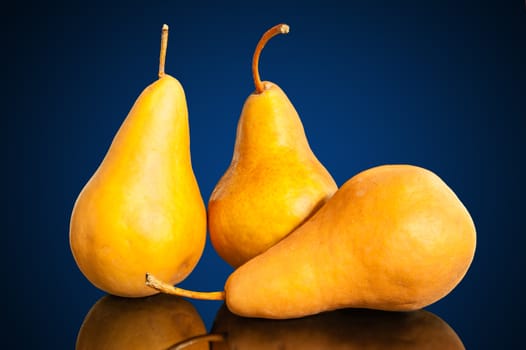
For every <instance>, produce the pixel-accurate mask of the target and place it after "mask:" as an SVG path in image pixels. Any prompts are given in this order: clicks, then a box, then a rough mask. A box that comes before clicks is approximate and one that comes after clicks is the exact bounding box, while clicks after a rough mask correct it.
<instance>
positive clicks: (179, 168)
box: [70, 25, 206, 297]
mask: <svg viewBox="0 0 526 350" xmlns="http://www.w3.org/2000/svg"><path fill="white" fill-rule="evenodd" d="M162 33H163V34H162V41H161V59H160V65H159V79H158V80H157V81H155V82H154V83H153V84H151V85H150V86H148V87H147V88H146V89H145V90H144V91H143V92H142V93H141V94H140V96H139V97H138V99H137V101H136V102H135V104H134V105H133V107H132V109H131V110H130V112H129V114H128V116H127V117H126V119H125V120H124V122H123V124H122V125H121V127H120V129H119V130H118V132H117V134H116V135H115V137H114V139H113V142H112V143H111V146H110V148H109V150H108V152H107V154H106V156H105V157H104V159H103V161H102V163H101V164H100V166H99V167H98V169H97V170H96V172H95V173H94V174H93V176H92V177H91V179H90V180H89V181H88V182H87V184H86V185H85V186H84V188H83V189H82V191H81V192H80V194H79V196H78V198H77V200H76V202H75V205H74V208H73V212H72V215H71V222H70V245H71V250H72V253H73V256H74V258H75V261H76V263H77V264H78V266H79V268H80V270H81V271H82V273H83V274H84V275H85V276H86V277H87V278H88V280H89V281H91V283H93V284H94V285H95V286H96V287H98V288H100V289H102V290H104V291H106V292H108V293H110V294H114V295H119V296H125V297H141V296H147V295H151V294H154V293H155V292H156V291H155V290H153V289H151V288H148V287H146V286H145V285H144V275H145V273H146V272H147V271H150V272H153V271H155V273H156V274H158V275H159V276H163V278H164V279H166V280H167V281H170V282H173V283H178V282H180V281H182V280H183V279H184V278H185V277H186V276H187V275H188V274H189V273H190V272H191V271H192V270H193V269H194V267H195V266H196V264H197V262H198V260H199V258H200V257H201V254H202V252H203V249H204V244H205V239H206V212H205V206H204V203H203V199H202V197H201V194H200V191H199V187H198V185H197V182H196V179H195V176H194V172H193V170H192V164H191V157H190V139H189V125H188V111H187V105H186V99H185V94H184V90H183V88H182V86H181V84H180V83H179V82H178V81H177V80H176V79H175V78H173V77H171V76H169V75H167V74H165V73H164V62H165V54H166V45H167V36H168V26H166V25H165V26H163V31H162Z"/></svg>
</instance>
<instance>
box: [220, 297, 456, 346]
mask: <svg viewBox="0 0 526 350" xmlns="http://www.w3.org/2000/svg"><path fill="white" fill-rule="evenodd" d="M212 332H213V333H224V334H225V335H226V337H225V341H224V342H216V343H212V349H214V350H234V349H236V350H258V349H266V350H271V349H276V350H278V349H376V350H383V349H385V350H388V349H389V350H396V349H404V350H410V349H415V350H417V349H428V350H445V349H447V350H461V349H464V346H463V344H462V341H461V340H460V339H459V337H458V336H457V334H456V333H455V331H454V330H453V329H451V327H449V326H448V324H447V323H446V322H444V321H443V320H442V319H440V318H439V317H438V316H436V315H434V314H432V313H430V312H428V311H424V310H418V311H413V312H385V311H373V310H360V309H341V310H337V311H331V312H326V313H321V314H318V315H314V316H308V317H304V318H298V319H292V320H266V319H250V318H243V317H239V316H236V315H234V314H232V313H231V312H230V311H228V309H227V308H226V307H222V308H221V309H220V310H219V312H218V314H217V317H216V320H215V322H214V326H213V329H212Z"/></svg>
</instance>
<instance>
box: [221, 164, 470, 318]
mask: <svg viewBox="0 0 526 350" xmlns="http://www.w3.org/2000/svg"><path fill="white" fill-rule="evenodd" d="M475 246H476V231H475V226H474V223H473V221H472V219H471V216H470V215H469V213H468V211H467V209H466V208H465V207H464V205H463V204H462V203H461V201H460V200H459V199H458V197H457V196H456V195H455V193H454V192H453V191H452V190H451V189H450V188H449V187H448V186H447V185H446V184H445V183H444V182H443V181H442V180H441V179H440V178H439V177H438V176H437V175H436V174H434V173H432V172H431V171H429V170H426V169H423V168H420V167H416V166H411V165H384V166H378V167H375V168H372V169H369V170H366V171H363V172H361V173H360V174H358V175H356V176H354V177H353V178H351V179H350V180H348V181H347V182H346V183H345V184H344V185H343V186H342V187H341V188H340V189H339V190H338V191H337V192H336V193H335V194H334V196H333V197H332V198H331V199H330V200H329V201H327V203H326V204H325V205H324V206H323V207H322V208H321V209H319V210H318V211H317V212H316V214H314V216H313V217H311V218H310V219H309V220H308V221H306V222H305V223H304V224H303V225H302V226H300V227H299V228H298V229H297V230H295V231H294V232H293V233H291V234H290V235H289V236H287V237H286V238H285V239H283V240H281V241H280V242H279V243H277V244H276V245H275V246H273V247H271V248H270V249H268V250H267V251H266V252H264V253H262V254H261V255H258V256H256V257H255V258H253V259H252V260H250V261H248V262H247V263H246V264H244V265H243V266H241V267H239V268H238V269H237V270H236V271H234V272H233V273H232V274H231V275H230V276H229V278H228V280H227V282H226V285H225V293H226V304H227V306H228V308H229V309H230V310H231V311H232V312H233V313H235V314H238V315H241V316H248V317H263V318H276V319H282V318H295V317H302V316H306V315H312V314H316V313H319V312H322V311H327V310H334V309H340V308H346V307H353V308H368V309H380V310H388V311H407V310H416V309H420V308H423V307H425V306H427V305H429V304H432V303H434V302H436V301H437V300H439V299H441V298H443V297H444V296H446V295H447V294H448V293H449V292H450V291H451V290H452V289H453V288H454V287H455V286H456V285H457V284H458V283H459V282H460V281H461V279H462V278H463V277H464V275H465V274H466V272H467V270H468V268H469V266H470V264H471V262H472V260H473V256H474V253H475Z"/></svg>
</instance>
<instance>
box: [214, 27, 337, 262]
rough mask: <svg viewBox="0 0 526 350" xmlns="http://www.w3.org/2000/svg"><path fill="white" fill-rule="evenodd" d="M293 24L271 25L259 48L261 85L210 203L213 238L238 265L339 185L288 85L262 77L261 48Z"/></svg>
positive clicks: (290, 227)
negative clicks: (289, 94) (314, 144)
mask: <svg viewBox="0 0 526 350" xmlns="http://www.w3.org/2000/svg"><path fill="white" fill-rule="evenodd" d="M288 28H289V27H288V26H287V25H284V24H283V25H277V26H275V27H273V28H272V29H270V30H269V31H267V32H266V33H265V34H264V35H263V37H262V38H261V41H260V42H259V44H258V46H257V48H256V51H255V53H254V63H253V75H254V81H255V85H256V91H255V92H254V93H253V94H251V95H250V96H249V97H248V99H247V100H246V101H245V104H244V106H243V111H242V112H241V116H240V118H239V123H238V127H237V135H236V144H235V148H234V155H233V157H232V162H231V164H230V166H229V168H228V169H227V170H226V172H225V174H224V175H223V177H222V178H221V179H220V180H219V182H218V183H217V185H216V187H215V189H214V191H213V193H212V195H211V197H210V201H209V203H208V225H209V231H210V239H211V241H212V244H213V246H214V248H215V249H216V251H217V252H218V254H219V255H220V256H221V257H222V258H223V259H224V260H225V261H227V262H228V263H229V264H230V265H232V266H234V267H237V266H239V265H241V264H243V263H244V262H246V261H247V260H249V259H250V258H252V257H254V256H256V255H258V254H260V253H261V252H263V251H265V250H266V249H268V248H269V247H271V246H273V245H274V244H276V242H278V241H279V240H281V239H282V238H283V237H285V236H286V235H287V234H289V233H290V232H291V231H292V230H294V229H295V228H296V227H297V226H299V225H300V224H301V223H302V222H303V221H305V219H307V218H308V217H309V216H311V215H312V214H313V213H314V212H315V211H316V210H317V209H318V208H319V207H320V206H321V205H322V204H323V203H324V202H325V201H326V200H327V199H328V198H329V197H330V196H332V194H333V193H334V192H335V191H336V190H337V186H336V183H335V182H334V180H333V179H332V177H331V175H330V174H329V173H328V172H327V170H326V169H325V167H324V166H323V165H322V164H321V163H320V162H319V160H318V159H317V158H316V156H315V155H314V153H313V152H312V150H311V148H310V146H309V143H308V141H307V137H306V136H305V131H304V129H303V125H302V123H301V120H300V118H299V116H298V113H297V112H296V110H295V108H294V106H293V105H292V103H291V102H290V101H289V99H288V98H287V96H286V95H285V93H284V92H283V90H281V89H280V88H279V87H278V86H277V85H276V84H274V83H270V82H261V81H260V79H259V73H258V71H257V62H258V59H259V54H260V52H261V49H262V48H263V46H264V45H265V43H266V41H267V40H268V39H269V38H270V37H272V36H273V35H276V34H278V33H287V32H288Z"/></svg>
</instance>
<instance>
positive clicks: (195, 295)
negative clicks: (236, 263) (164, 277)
mask: <svg viewBox="0 0 526 350" xmlns="http://www.w3.org/2000/svg"><path fill="white" fill-rule="evenodd" d="M146 285H147V286H148V287H151V288H153V289H156V290H158V291H159V292H161V293H165V294H171V295H177V296H180V297H186V298H192V299H199V300H225V292H223V291H221V292H196V291H193V290H186V289H182V288H178V287H174V286H172V285H170V284H168V283H166V282H163V281H161V280H159V279H157V278H156V277H155V276H153V275H152V274H150V273H146Z"/></svg>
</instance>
